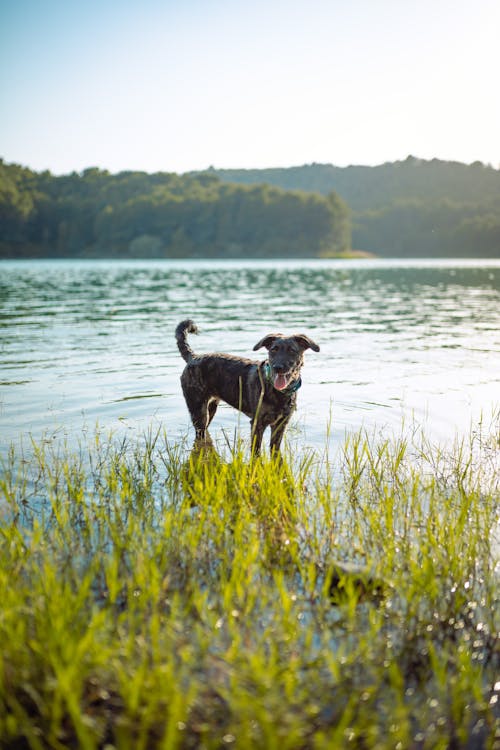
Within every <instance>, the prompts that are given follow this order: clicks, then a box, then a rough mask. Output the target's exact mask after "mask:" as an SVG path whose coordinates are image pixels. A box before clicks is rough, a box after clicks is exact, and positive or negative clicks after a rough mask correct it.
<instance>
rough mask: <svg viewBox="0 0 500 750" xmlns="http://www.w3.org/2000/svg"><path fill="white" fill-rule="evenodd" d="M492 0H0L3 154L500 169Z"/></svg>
mask: <svg viewBox="0 0 500 750" xmlns="http://www.w3.org/2000/svg"><path fill="white" fill-rule="evenodd" d="M499 39H500V2H499V0H44V1H43V2H42V0H0V156H1V157H3V158H4V159H5V160H6V161H8V162H12V161H13V162H17V163H21V164H24V165H27V166H29V167H32V168H34V169H37V170H39V169H50V170H51V171H53V172H55V173H56V174H60V173H66V172H70V171H73V170H76V171H79V170H81V169H84V168H85V167H89V166H98V167H102V168H105V169H109V170H111V171H113V172H115V171H119V170H124V169H143V170H146V171H148V172H151V171H158V170H162V171H175V172H184V171H188V170H193V169H204V168H207V167H208V166H210V165H213V166H215V167H271V166H292V165H299V164H305V163H311V162H322V163H333V164H336V165H339V166H344V165H347V164H379V163H382V162H384V161H393V160H396V159H404V158H406V156H407V155H408V154H413V155H415V156H418V157H421V158H425V159H430V158H433V157H437V158H440V159H452V160H456V161H463V162H466V163H469V162H472V161H475V160H480V161H483V162H485V163H491V164H493V166H495V167H499V166H500V43H499Z"/></svg>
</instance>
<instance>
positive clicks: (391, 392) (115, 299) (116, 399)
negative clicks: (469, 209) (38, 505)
mask: <svg viewBox="0 0 500 750" xmlns="http://www.w3.org/2000/svg"><path fill="white" fill-rule="evenodd" d="M499 297H500V261H484V262H473V261H448V260H444V261H393V260H391V261H269V262H266V261H255V262H252V261H248V262H238V261H234V262H233V261H219V262H217V261H215V262H214V261H210V262H206V261H185V262H173V261H137V262H134V261H127V262H122V261H66V260H65V261H4V262H2V263H1V264H0V327H1V328H0V426H1V446H0V447H1V451H2V452H5V450H6V449H7V447H8V445H9V444H10V443H11V442H12V441H14V442H17V441H18V440H19V439H22V441H23V444H25V445H26V444H27V443H28V442H29V440H28V437H29V435H33V436H34V437H35V438H37V439H38V438H39V437H41V436H42V435H44V436H45V438H46V439H51V438H52V437H54V436H55V437H58V438H61V437H63V438H64V437H67V438H68V439H69V440H74V439H78V437H79V436H80V435H81V434H82V432H84V433H89V432H90V433H91V432H92V431H93V430H94V428H95V425H96V424H98V425H99V426H100V427H101V428H102V429H104V430H113V431H115V432H120V431H125V432H127V433H129V434H135V433H137V432H141V431H144V430H147V429H148V428H149V427H153V429H156V428H157V427H162V428H165V430H166V431H167V434H168V435H169V436H170V437H172V439H176V438H178V437H180V436H185V435H186V432H187V430H188V425H189V418H188V414H187V410H186V407H185V404H184V401H183V398H182V394H181V390H180V385H179V375H180V372H181V370H182V367H183V361H182V360H181V358H180V356H179V353H178V351H177V349H176V345H175V341H174V337H173V334H174V329H175V326H176V324H177V323H178V322H179V321H180V320H182V319H183V318H186V317H192V318H193V319H194V320H195V321H196V322H197V324H198V325H199V327H200V329H201V333H200V335H199V336H198V337H192V341H191V343H192V345H193V348H194V349H195V351H199V352H203V351H211V350H219V351H229V352H232V353H235V354H241V355H244V356H252V357H257V358H259V357H261V358H263V357H264V354H263V353H261V352H259V353H257V354H254V353H253V352H252V347H253V345H254V344H255V343H256V342H257V341H258V340H259V339H260V338H261V337H262V336H263V335H264V334H266V333H268V332H272V331H278V332H283V333H286V332H294V331H297V332H305V333H307V334H308V335H310V336H311V337H312V338H313V339H314V340H315V341H317V343H318V344H319V345H320V346H321V351H320V352H319V353H314V352H312V351H307V352H306V365H305V367H304V371H303V387H302V388H301V390H300V391H299V394H298V401H299V410H298V412H297V416H296V418H295V420H294V422H293V423H292V429H291V430H290V433H289V438H290V439H292V440H296V441H299V442H300V443H301V444H306V445H312V446H314V447H317V448H322V447H323V445H324V441H325V436H326V433H327V431H328V430H330V435H331V439H332V441H333V442H335V441H336V440H338V439H340V438H343V436H344V434H345V431H346V430H350V429H357V428H358V427H360V426H362V425H364V426H366V427H367V428H368V429H369V430H381V431H383V430H389V431H390V430H395V431H397V430H399V428H400V425H401V421H402V419H404V420H405V422H406V424H410V423H416V424H418V425H423V426H425V428H426V430H427V431H428V432H429V433H430V434H431V435H432V436H433V437H435V438H436V439H438V440H440V441H446V440H450V439H451V438H452V437H453V436H454V435H455V433H456V432H457V431H458V432H467V431H468V430H469V428H470V425H471V424H474V423H476V422H477V420H478V419H479V418H480V417H481V414H483V418H484V420H485V421H487V422H491V418H492V415H493V413H494V412H495V409H498V404H499V392H500V391H499V389H498V377H499V373H500V355H499V352H500V335H499V330H500V325H499V324H500V307H499ZM238 426H241V432H242V434H243V435H246V434H247V426H248V421H247V419H246V418H245V417H238V415H237V414H236V412H234V411H233V410H231V409H230V408H229V407H225V408H220V409H219V411H218V413H217V416H216V419H215V421H214V423H213V430H212V434H213V436H214V437H215V438H217V437H219V438H220V437H221V436H222V434H223V432H222V431H225V433H226V435H227V434H233V433H234V430H235V429H236V428H238ZM190 435H191V431H190V432H189V433H188V437H189V436H190Z"/></svg>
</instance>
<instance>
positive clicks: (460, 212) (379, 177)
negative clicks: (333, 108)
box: [209, 156, 500, 257]
mask: <svg viewBox="0 0 500 750" xmlns="http://www.w3.org/2000/svg"><path fill="white" fill-rule="evenodd" d="M209 171H210V172H211V173H212V174H216V175H217V176H218V177H220V178H221V179H223V180H226V181H230V182H233V183H238V184H246V185H250V184H261V183H266V184H269V185H274V186H279V187H281V188H283V189H286V190H303V191H311V192H318V193H321V194H327V193H329V192H331V191H335V192H336V193H338V194H339V195H340V196H341V198H343V200H344V201H345V202H346V203H347V204H348V205H349V206H350V208H351V209H352V212H353V228H352V242H353V247H355V248H358V249H360V250H367V251H373V252H375V253H377V254H380V255H389V256H416V257H418V256H470V257H500V171H499V170H496V169H493V168H492V167H490V166H485V165H483V164H481V163H480V162H475V163H474V164H471V165H466V164H461V163H459V162H447V161H440V160H439V159H432V160H431V161H424V160H422V159H417V158H415V157H413V156H409V157H408V158H407V159H406V160H405V161H398V162H394V163H387V164H382V165H380V166H376V167H366V166H349V167H335V166H333V165H330V164H310V165H304V166H300V167H290V168H287V169H260V170H235V169H230V170H229V169H225V170H214V169H211V170H209Z"/></svg>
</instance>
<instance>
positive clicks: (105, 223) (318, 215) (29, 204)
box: [0, 161, 351, 258]
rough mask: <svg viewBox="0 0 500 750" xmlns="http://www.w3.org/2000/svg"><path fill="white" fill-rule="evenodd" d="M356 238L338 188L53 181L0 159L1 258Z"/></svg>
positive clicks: (245, 249)
mask: <svg viewBox="0 0 500 750" xmlns="http://www.w3.org/2000/svg"><path fill="white" fill-rule="evenodd" d="M350 242H351V237H350V214H349V210H348V208H347V206H346V205H345V204H344V203H343V201H342V200H341V199H340V198H339V197H338V196H337V195H335V194H329V195H328V196H322V195H319V194H313V193H304V192H298V191H284V190H281V189H279V188H276V187H270V186H268V185H255V186H238V185H231V184H228V183H224V182H222V181H221V180H220V179H219V178H218V177H216V176H215V175H210V174H199V175H184V176H179V175H176V174H167V173H157V174H151V175H150V174H146V173H143V172H121V173H120V174H117V175H111V174H109V173H108V172H106V171H101V170H99V169H96V168H91V169H87V170H85V171H84V172H83V173H81V174H76V173H72V174H70V175H65V176H62V177H55V176H53V175H51V174H50V173H48V172H44V173H36V172H32V171H30V170H28V169H25V168H23V167H20V166H17V165H12V164H11V165H7V164H5V163H4V162H1V161H0V256H3V257H6V256H10V257H12V256H23V255H24V256H30V257H32V256H68V257H71V256H107V257H109V256H114V257H176V258H183V257H276V256H280V257H304V256H312V257H314V256H318V255H322V254H330V253H335V252H342V251H345V250H348V249H349V248H350Z"/></svg>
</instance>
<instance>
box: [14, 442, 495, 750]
mask: <svg viewBox="0 0 500 750" xmlns="http://www.w3.org/2000/svg"><path fill="white" fill-rule="evenodd" d="M496 440H497V438H495V437H494V436H493V437H492V436H488V435H486V436H484V435H481V434H474V435H472V437H471V439H470V441H468V442H467V444H465V443H462V444H457V445H456V446H455V448H454V449H453V451H452V452H451V454H446V453H444V452H443V451H440V450H438V449H437V448H435V447H431V446H429V445H428V444H426V442H425V440H423V439H418V440H417V439H416V438H415V439H413V440H411V441H410V442H408V441H407V439H405V438H403V437H401V438H394V439H391V440H384V439H375V438H369V437H367V436H366V435H365V434H364V433H361V432H360V433H358V434H354V435H352V434H351V435H348V436H347V437H346V440H345V443H344V445H343V446H342V447H341V449H340V450H339V454H338V457H337V458H336V459H335V460H334V461H333V462H332V463H330V462H329V461H328V460H327V458H326V454H325V456H323V457H322V458H321V457H319V456H318V455H316V454H315V453H312V452H311V453H307V452H306V453H304V452H302V454H301V457H300V458H295V457H293V456H290V455H288V456H287V457H286V458H285V460H284V461H283V463H278V462H277V461H275V460H271V459H267V458H263V459H260V460H254V461H249V460H248V457H247V456H246V455H245V451H244V450H242V449H240V448H237V449H235V450H232V451H229V450H228V449H226V451H225V452H226V454H227V455H226V457H225V459H224V460H222V459H221V458H219V457H218V456H217V455H215V454H211V453H207V452H205V453H203V452H200V453H198V454H194V455H192V456H191V457H189V453H188V452H187V451H186V450H185V448H184V447H183V446H182V445H174V446H172V445H170V444H169V443H168V441H167V440H166V439H165V437H164V436H162V435H161V434H157V435H149V436H148V437H146V438H145V439H144V440H143V441H142V442H141V443H140V444H137V445H134V446H131V445H125V444H123V443H122V444H117V443H116V442H115V441H113V440H112V439H107V440H103V439H102V437H99V435H96V438H95V442H94V444H93V445H92V446H91V447H90V448H89V449H88V450H87V449H86V450H83V449H81V450H80V451H77V452H72V451H69V450H68V451H64V450H59V451H54V450H52V449H49V448H44V447H43V445H38V446H34V450H33V451H32V454H33V455H32V457H30V458H27V459H26V458H25V459H24V460H23V459H21V457H20V456H14V455H13V454H12V455H11V457H10V459H9V460H8V461H7V462H6V464H5V465H4V467H3V472H2V479H1V486H0V489H1V498H0V597H1V601H0V644H2V645H1V662H0V665H1V666H0V738H1V740H0V744H2V743H3V744H2V747H6V748H19V749H21V748H33V749H34V750H36V749H38V748H47V747H50V748H68V747H78V748H88V749H89V750H90V749H92V748H108V749H109V750H111V748H113V747H114V748H131V749H133V750H140V749H141V748H147V749H149V748H166V749H167V748H168V749H170V748H201V747H204V748H222V747H230V746H234V747H237V748H263V749H264V748H265V749H266V750H268V749H269V750H272V749H273V748H279V750H295V749H301V750H303V749H305V748H317V749H318V750H319V749H320V748H344V747H353V748H363V749H365V748H366V749H369V750H372V749H378V748H380V750H382V749H383V748H401V750H407V749H408V748H429V749H430V748H432V750H435V749H436V748H438V749H439V748H443V749H444V748H483V747H484V748H494V747H495V739H494V738H495V731H497V732H498V729H499V727H498V725H496V724H495V720H496V717H497V716H498V707H499V703H500V697H499V693H500V682H499V681H500V676H499V675H500V669H499V667H500V664H499V650H498V640H497V633H498V629H499V611H498V603H499V602H498V539H499V521H500V518H499V504H498V499H499V497H498V493H497V489H496V486H495V480H496V479H497V477H498V474H496V471H497V468H496V466H495V460H496V457H497V448H498V444H497V443H496V442H495V441H496Z"/></svg>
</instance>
